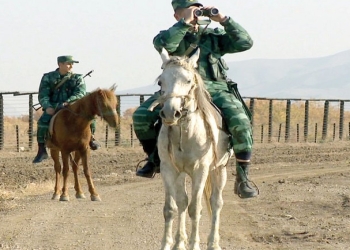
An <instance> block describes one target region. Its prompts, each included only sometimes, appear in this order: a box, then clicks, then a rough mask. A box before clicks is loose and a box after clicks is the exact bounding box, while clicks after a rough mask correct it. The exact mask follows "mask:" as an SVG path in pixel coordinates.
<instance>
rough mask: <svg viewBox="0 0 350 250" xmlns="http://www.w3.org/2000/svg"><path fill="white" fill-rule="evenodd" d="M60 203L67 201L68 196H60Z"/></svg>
mask: <svg viewBox="0 0 350 250" xmlns="http://www.w3.org/2000/svg"><path fill="white" fill-rule="evenodd" d="M60 201H69V196H68V195H61V197H60Z"/></svg>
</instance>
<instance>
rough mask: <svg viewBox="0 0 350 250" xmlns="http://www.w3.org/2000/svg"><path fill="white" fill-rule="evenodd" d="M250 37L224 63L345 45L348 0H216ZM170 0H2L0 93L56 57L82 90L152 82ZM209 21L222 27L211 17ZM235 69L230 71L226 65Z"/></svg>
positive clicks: (52, 64)
mask: <svg viewBox="0 0 350 250" xmlns="http://www.w3.org/2000/svg"><path fill="white" fill-rule="evenodd" d="M200 2H201V3H202V4H203V5H207V6H215V7H217V8H218V9H219V10H220V11H221V12H222V13H224V14H225V15H227V16H230V17H231V18H233V20H235V21H236V22H238V23H239V24H241V25H242V26H243V27H244V28H245V29H246V30H247V31H248V33H249V34H250V35H251V37H252V39H253V40H254V46H253V47H252V48H251V49H250V50H248V51H245V52H241V53H235V54H229V55H225V60H226V61H227V62H231V61H243V60H251V59H294V58H315V57H324V56H328V55H332V54H336V53H339V52H342V51H345V50H349V49H350V30H349V24H350V1H349V0H249V1H247V0H216V1H209V0H203V1H200ZM175 22H176V20H175V19H174V17H173V9H172V6H171V0H152V1H144V0H143V1H141V0H134V1H122V0H74V1H72V0H71V1H68V0H61V1H58V0H30V1H29V0H0V32H1V34H0V77H1V79H0V92H4V91H22V92H36V91H37V90H38V88H39V84H40V79H41V77H42V75H43V74H44V73H46V72H49V71H53V70H55V69H56V68H57V56H60V55H73V56H74V57H75V59H77V60H79V61H80V63H79V64H75V65H74V72H75V73H81V74H85V73H87V72H89V71H90V70H94V72H93V74H92V76H91V78H90V77H87V78H86V85H87V90H88V91H91V90H94V89H96V88H98V87H99V88H108V87H110V86H112V84H114V83H116V84H117V85H118V88H117V91H116V93H118V90H128V89H133V88H138V87H142V86H147V85H150V84H152V83H154V80H155V79H156V77H157V76H158V75H159V74H160V72H161V71H160V66H161V59H160V56H159V54H158V52H157V51H156V50H155V49H154V47H153V43H152V40H153V38H154V36H156V35H157V34H158V32H159V31H160V30H165V29H168V28H169V27H171V26H172V25H173V24H175ZM211 27H220V24H218V23H215V22H213V23H212V24H211ZM230 70H234V69H230Z"/></svg>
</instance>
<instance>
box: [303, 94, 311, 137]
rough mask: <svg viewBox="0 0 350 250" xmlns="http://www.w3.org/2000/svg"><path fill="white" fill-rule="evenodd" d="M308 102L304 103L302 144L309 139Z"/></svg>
mask: <svg viewBox="0 0 350 250" xmlns="http://www.w3.org/2000/svg"><path fill="white" fill-rule="evenodd" d="M309 109H310V107H309V100H306V101H305V116H304V142H307V138H308V137H309Z"/></svg>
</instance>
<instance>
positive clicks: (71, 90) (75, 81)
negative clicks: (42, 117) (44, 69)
mask: <svg viewBox="0 0 350 250" xmlns="http://www.w3.org/2000/svg"><path fill="white" fill-rule="evenodd" d="M63 78H68V80H66V81H65V82H64V83H63V84H62V85H61V86H60V87H59V88H56V86H57V84H59V83H60V82H61V80H62V79H63ZM85 95H86V85H85V81H84V78H83V77H82V75H80V74H73V73H68V74H66V75H65V76H61V75H60V73H59V72H58V69H56V70H55V71H52V72H49V73H46V74H44V75H43V77H42V78H41V82H40V87H39V95H38V100H39V103H40V104H41V106H42V107H43V110H45V109H47V108H48V107H52V108H56V107H57V105H58V104H59V103H63V102H73V101H75V100H78V99H80V98H82V97H83V96H85Z"/></svg>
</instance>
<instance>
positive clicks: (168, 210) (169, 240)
mask: <svg viewBox="0 0 350 250" xmlns="http://www.w3.org/2000/svg"><path fill="white" fill-rule="evenodd" d="M160 168H161V171H160V172H161V176H162V179H163V184H164V188H165V204H164V208H163V215H164V220H165V224H164V234H163V239H162V246H161V250H170V249H171V246H172V244H173V233H172V227H173V221H174V218H175V215H176V212H177V206H176V203H175V194H176V188H175V180H176V177H177V173H176V172H175V170H174V169H173V167H172V166H168V165H167V163H166V162H165V161H162V162H161V166H160Z"/></svg>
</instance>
